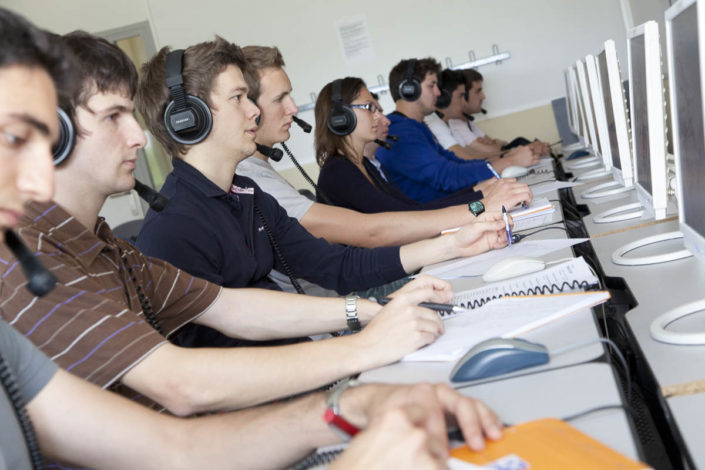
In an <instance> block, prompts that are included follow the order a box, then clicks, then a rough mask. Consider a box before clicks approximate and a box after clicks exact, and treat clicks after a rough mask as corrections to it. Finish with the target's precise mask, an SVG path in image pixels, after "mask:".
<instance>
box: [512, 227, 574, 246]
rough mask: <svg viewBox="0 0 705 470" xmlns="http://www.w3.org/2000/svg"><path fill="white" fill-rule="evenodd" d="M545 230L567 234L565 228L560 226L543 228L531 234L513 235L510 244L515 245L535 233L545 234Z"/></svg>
mask: <svg viewBox="0 0 705 470" xmlns="http://www.w3.org/2000/svg"><path fill="white" fill-rule="evenodd" d="M546 230H563V231H564V232H565V233H568V229H567V228H565V227H563V226H561V225H552V226H550V227H544V228H541V229H538V230H534V231H533V232H529V233H515V234H514V235H512V243H517V242H519V241H521V240H523V239H525V238H526V237H530V236H531V235H536V234H537V233H540V232H545V231H546Z"/></svg>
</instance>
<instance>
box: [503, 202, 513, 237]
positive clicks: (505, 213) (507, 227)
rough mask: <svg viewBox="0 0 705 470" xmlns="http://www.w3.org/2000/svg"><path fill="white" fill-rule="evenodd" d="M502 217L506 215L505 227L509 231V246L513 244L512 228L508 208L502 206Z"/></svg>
mask: <svg viewBox="0 0 705 470" xmlns="http://www.w3.org/2000/svg"><path fill="white" fill-rule="evenodd" d="M502 217H504V229H505V230H506V231H507V246H512V228H511V227H510V226H509V219H507V209H505V208H504V206H502Z"/></svg>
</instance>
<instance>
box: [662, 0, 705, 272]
mask: <svg viewBox="0 0 705 470" xmlns="http://www.w3.org/2000/svg"><path fill="white" fill-rule="evenodd" d="M700 10H702V8H698V4H697V2H696V1H695V0H685V1H684V0H681V1H679V2H677V3H675V4H674V5H673V6H672V7H671V8H669V9H668V10H666V13H665V17H666V45H667V47H668V70H669V77H670V80H669V92H670V96H671V104H672V106H671V109H672V111H673V112H672V118H673V121H672V122H673V151H674V155H675V158H676V178H677V184H676V186H677V193H678V204H679V206H680V230H681V232H683V237H684V244H685V246H686V248H687V249H688V250H689V251H690V252H692V253H693V254H695V256H696V257H698V258H699V259H701V260H705V203H703V196H705V186H703V180H705V137H704V135H705V134H704V133H705V130H704V122H705V119H704V118H703V105H702V89H703V86H705V85H704V84H703V80H702V79H703V76H704V74H705V68H704V67H703V65H704V64H705V55H704V54H703V51H704V50H705V46H704V43H703V38H702V34H700V32H702V31H705V29H703V28H705V12H702V11H700Z"/></svg>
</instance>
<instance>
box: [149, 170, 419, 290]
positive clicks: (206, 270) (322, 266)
mask: <svg viewBox="0 0 705 470" xmlns="http://www.w3.org/2000/svg"><path fill="white" fill-rule="evenodd" d="M173 164H174V171H172V172H171V173H170V174H169V176H168V177H167V179H166V182H165V183H164V186H163V187H162V190H161V193H162V194H163V195H164V196H166V197H168V198H169V204H168V205H167V207H166V209H165V210H163V211H162V212H154V211H152V210H150V211H149V212H148V213H147V217H146V218H145V222H144V224H143V226H142V230H141V231H140V234H139V237H138V239H137V246H138V248H139V249H140V250H142V252H144V253H146V254H148V255H150V256H154V257H157V258H162V259H164V260H167V261H169V262H170V263H172V264H174V265H175V266H177V267H179V268H181V269H183V270H184V271H186V272H188V273H189V274H192V275H194V276H198V277H202V278H204V279H207V280H209V281H211V282H214V283H216V284H219V285H222V286H224V287H263V288H267V289H279V288H278V286H277V285H276V284H275V283H274V282H273V281H271V280H270V279H268V277H267V275H268V274H269V272H270V271H271V270H272V269H277V270H278V271H281V272H284V270H283V268H282V266H281V264H280V262H279V259H278V258H277V257H276V255H275V254H274V251H273V249H272V246H271V245H270V242H269V239H268V237H267V234H266V232H265V231H264V227H263V226H262V223H261V222H260V220H259V219H258V218H257V215H256V214H255V211H254V205H253V204H254V201H255V200H256V201H257V206H258V207H259V209H260V210H261V212H262V213H263V215H264V218H265V220H266V222H267V225H268V226H269V227H270V228H271V230H272V232H273V233H274V238H275V240H276V241H277V243H278V245H279V247H280V249H281V252H282V254H283V255H284V258H285V259H286V261H287V262H288V263H289V265H290V266H291V269H292V271H293V273H294V275H295V276H296V277H299V278H303V279H306V280H308V281H310V282H314V283H316V284H319V285H320V286H322V287H325V288H327V289H333V290H336V291H337V292H339V293H341V294H346V293H348V292H352V291H356V290H363V289H368V288H371V287H376V286H379V285H382V284H386V283H388V282H391V281H394V280H396V279H399V278H401V277H404V276H405V275H406V273H405V272H404V269H403V268H402V265H401V260H400V259H399V248H398V247H383V248H375V249H365V248H356V247H348V246H343V245H336V244H330V243H328V242H327V241H325V240H323V239H322V238H315V237H314V236H313V235H311V234H310V233H309V232H308V231H306V229H305V228H303V226H301V224H299V222H298V221H297V220H296V219H293V218H291V217H289V216H288V215H287V213H286V211H285V210H284V209H283V208H282V207H281V206H279V204H278V203H277V201H276V199H274V197H272V196H270V195H269V194H267V193H265V192H263V191H262V190H261V189H260V188H259V186H257V184H255V182H254V181H252V180H251V179H250V178H247V177H244V176H240V175H235V177H234V178H233V183H232V184H233V185H232V190H231V192H230V193H226V192H224V191H223V190H222V189H220V188H219V187H218V186H217V185H216V184H215V183H213V182H212V181H210V180H209V179H208V178H206V177H205V176H204V175H203V174H202V173H201V172H199V171H198V170H197V169H196V168H194V167H192V166H191V165H189V164H188V163H186V162H184V161H183V160H180V159H176V158H175V159H173Z"/></svg>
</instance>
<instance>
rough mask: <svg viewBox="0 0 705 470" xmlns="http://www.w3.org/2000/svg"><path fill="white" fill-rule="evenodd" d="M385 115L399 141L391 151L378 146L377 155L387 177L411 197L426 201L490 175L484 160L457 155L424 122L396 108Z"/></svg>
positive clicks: (470, 185) (487, 177) (482, 179)
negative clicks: (447, 148)
mask: <svg viewBox="0 0 705 470" xmlns="http://www.w3.org/2000/svg"><path fill="white" fill-rule="evenodd" d="M387 117H388V118H389V120H390V124H389V133H390V134H392V135H396V136H399V141H398V142H396V143H395V144H394V146H393V147H392V148H391V149H390V150H387V149H385V148H384V147H380V148H379V149H378V150H377V154H376V156H377V158H378V159H379V161H380V162H381V163H382V165H383V166H384V171H385V173H386V174H387V177H389V178H391V180H392V181H394V182H395V183H396V184H397V186H398V187H399V188H400V189H401V190H402V191H404V194H406V195H407V196H408V197H410V198H411V199H413V200H415V201H418V202H428V201H431V200H433V199H438V198H440V197H444V196H447V195H449V194H451V193H454V192H456V191H459V190H461V189H464V188H467V187H472V186H474V185H475V184H476V183H479V182H480V181H484V180H486V179H490V178H492V177H493V175H492V172H491V171H490V170H489V169H488V168H487V162H486V161H485V160H463V159H462V158H458V157H457V156H456V155H455V154H454V153H453V152H451V151H449V150H445V149H444V148H443V147H441V145H440V144H439V143H438V141H437V140H436V138H435V137H434V135H433V133H432V132H431V130H430V129H429V128H428V127H426V125H425V124H424V123H422V122H418V121H416V120H414V119H411V118H408V117H406V116H404V115H403V114H402V113H399V112H397V111H395V112H393V113H391V114H389V115H388V116H387Z"/></svg>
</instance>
